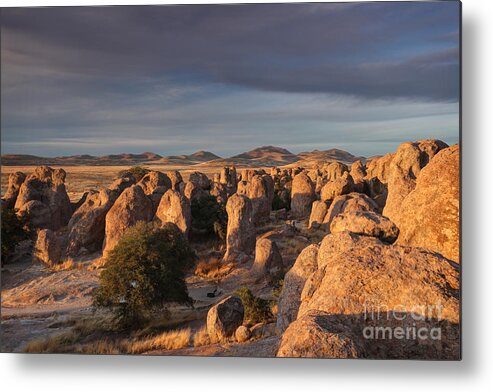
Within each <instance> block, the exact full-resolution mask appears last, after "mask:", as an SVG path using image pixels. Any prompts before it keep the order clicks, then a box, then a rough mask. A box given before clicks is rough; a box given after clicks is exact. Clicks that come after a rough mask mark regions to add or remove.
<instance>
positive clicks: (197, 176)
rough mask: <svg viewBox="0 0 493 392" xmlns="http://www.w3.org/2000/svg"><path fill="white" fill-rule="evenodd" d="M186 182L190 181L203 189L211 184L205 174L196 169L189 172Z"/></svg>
mask: <svg viewBox="0 0 493 392" xmlns="http://www.w3.org/2000/svg"><path fill="white" fill-rule="evenodd" d="M188 182H192V183H194V184H195V185H196V186H197V187H199V188H200V189H204V190H207V189H209V188H210V186H211V183H210V181H209V178H208V177H207V175H206V174H204V173H201V172H197V171H196V172H192V173H190V176H189V177H188Z"/></svg>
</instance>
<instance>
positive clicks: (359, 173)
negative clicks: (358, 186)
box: [349, 160, 366, 182]
mask: <svg viewBox="0 0 493 392" xmlns="http://www.w3.org/2000/svg"><path fill="white" fill-rule="evenodd" d="M349 174H350V175H351V177H353V180H354V181H355V182H360V181H363V180H364V178H365V177H366V168H365V165H363V162H361V160H357V161H355V162H353V164H352V165H351V170H350V172H349Z"/></svg>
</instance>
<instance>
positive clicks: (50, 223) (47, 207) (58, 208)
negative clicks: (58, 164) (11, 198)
mask: <svg viewBox="0 0 493 392" xmlns="http://www.w3.org/2000/svg"><path fill="white" fill-rule="evenodd" d="M65 177H66V173H65V171H64V170H63V169H52V168H51V167H48V166H39V167H37V168H36V169H35V170H34V172H33V173H32V174H31V175H29V176H28V177H27V178H26V179H25V181H24V182H23V184H22V185H21V186H20V188H19V193H18V195H17V199H16V202H15V206H14V207H15V208H16V209H17V210H19V212H18V213H19V214H27V215H28V216H29V219H30V222H31V225H32V226H33V227H35V228H41V229H51V230H58V229H59V228H61V227H63V226H66V225H67V223H68V221H69V220H70V217H71V215H72V206H71V204H70V199H69V197H68V195H67V191H66V190H65ZM33 202H34V203H33Z"/></svg>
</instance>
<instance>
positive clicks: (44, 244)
mask: <svg viewBox="0 0 493 392" xmlns="http://www.w3.org/2000/svg"><path fill="white" fill-rule="evenodd" d="M33 255H34V258H35V259H37V260H39V261H41V262H43V263H45V264H48V265H50V266H52V265H56V264H59V263H60V261H61V259H62V248H61V246H60V242H59V240H58V238H57V236H56V234H55V233H54V232H53V231H51V230H49V229H41V230H38V233H37V238H36V242H35V244H34V250H33Z"/></svg>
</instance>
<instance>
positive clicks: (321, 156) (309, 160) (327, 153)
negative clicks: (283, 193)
mask: <svg viewBox="0 0 493 392" xmlns="http://www.w3.org/2000/svg"><path fill="white" fill-rule="evenodd" d="M298 157H299V158H300V160H299V161H297V162H296V164H294V165H292V166H304V167H313V166H315V165H317V164H319V163H320V162H329V161H338V162H342V163H345V164H351V163H353V162H355V161H357V160H359V159H361V160H365V157H357V156H354V155H353V154H351V153H349V152H347V151H344V150H339V149H337V148H332V149H330V150H324V151H320V150H313V151H310V152H300V153H299V154H298Z"/></svg>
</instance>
